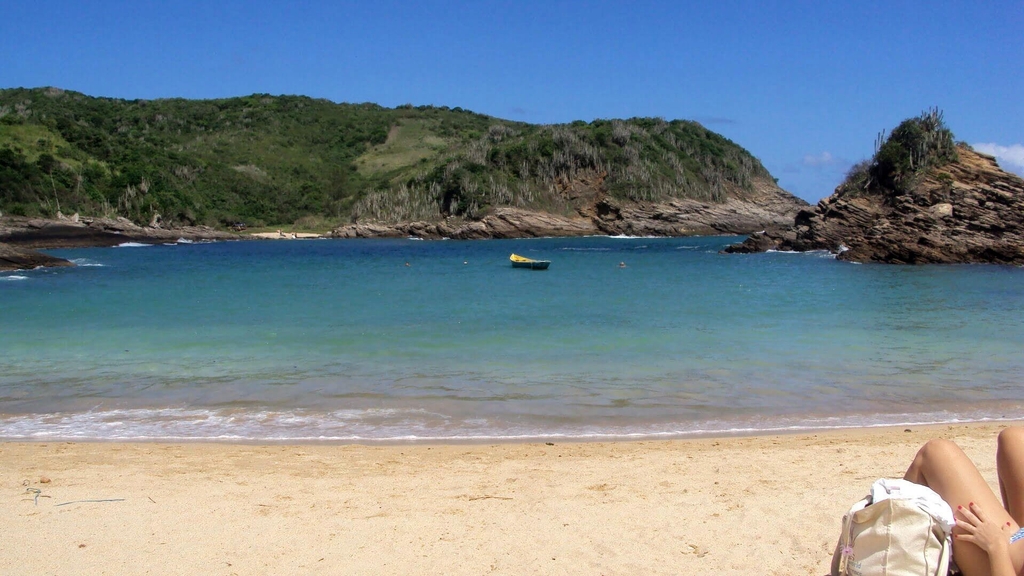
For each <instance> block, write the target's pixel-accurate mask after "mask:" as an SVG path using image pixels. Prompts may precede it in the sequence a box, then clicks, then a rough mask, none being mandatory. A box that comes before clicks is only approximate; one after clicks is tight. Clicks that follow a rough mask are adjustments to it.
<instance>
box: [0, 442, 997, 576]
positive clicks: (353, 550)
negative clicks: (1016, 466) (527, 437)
mask: <svg viewBox="0 0 1024 576" xmlns="http://www.w3.org/2000/svg"><path fill="white" fill-rule="evenodd" d="M1005 425H1006V424H971V425H962V424H961V425H949V426H932V427H921V426H913V427H911V428H910V430H911V431H909V432H908V431H905V429H904V427H901V428H896V429H893V428H885V429H859V430H849V431H838V432H837V431H832V432H818V433H801V434H792V435H779V436H762V437H728V438H708V439H684V440H666V441H653V442H651V441H628V442H599V443H598V442H595V443H561V442H554V443H553V444H547V443H544V442H540V443H523V444H498V445H487V444H469V445H389V446H377V445H327V444H317V445H249V444H209V443H185V444H167V443H134V444H116V443H105V442H95V443H71V442H38V443H31V442H28V443H25V442H6V443H0V485H2V487H3V490H2V492H0V517H2V518H3V533H4V538H3V542H2V543H0V574H225V575H227V574H240V575H241V574H244V575H248V574H509V575H512V574H516V575H518V574H779V575H783V574H786V575H789V574H814V575H818V576H820V575H824V574H827V573H828V567H829V561H830V556H831V553H832V549H833V547H834V546H835V542H836V538H837V537H838V533H839V522H840V519H841V517H842V515H843V512H845V511H846V510H847V509H848V508H849V506H850V505H851V504H852V503H853V502H854V501H856V500H858V499H860V498H861V497H863V496H864V495H865V494H866V493H867V491H868V488H869V486H870V484H871V482H873V481H874V480H875V479H876V478H880V477H900V476H902V474H903V472H904V470H905V468H906V466H907V464H908V463H909V462H910V460H911V458H912V457H913V455H914V453H915V452H916V450H917V449H918V447H919V446H920V445H921V444H922V443H923V442H924V441H925V440H927V439H928V438H931V437H945V438H949V439H952V440H954V441H956V442H957V443H959V444H960V445H961V446H962V447H963V448H964V449H965V450H966V451H967V453H968V454H969V455H970V456H971V457H972V458H974V459H975V461H976V462H977V463H978V465H979V468H980V469H981V471H982V473H983V474H984V475H985V477H986V478H987V479H988V481H989V483H990V484H991V485H992V486H993V487H996V486H997V483H996V476H995V462H994V459H995V440H996V434H997V432H998V431H999V430H1000V429H1002V428H1003V427H1004V426H1005Z"/></svg>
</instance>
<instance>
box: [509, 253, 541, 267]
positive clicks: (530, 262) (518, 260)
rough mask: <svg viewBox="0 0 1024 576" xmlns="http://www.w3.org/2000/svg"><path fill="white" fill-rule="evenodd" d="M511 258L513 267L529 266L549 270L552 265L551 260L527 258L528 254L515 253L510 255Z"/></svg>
mask: <svg viewBox="0 0 1024 576" xmlns="http://www.w3.org/2000/svg"><path fill="white" fill-rule="evenodd" d="M508 259H509V260H511V261H512V267H513V268H529V269H531V270H547V269H548V266H550V265H551V261H550V260H534V259H533V258H527V257H526V256H520V255H518V254H513V255H511V256H509V258H508Z"/></svg>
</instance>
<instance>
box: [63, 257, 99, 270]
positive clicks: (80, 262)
mask: <svg viewBox="0 0 1024 576" xmlns="http://www.w3.org/2000/svg"><path fill="white" fill-rule="evenodd" d="M71 262H73V263H74V264H75V266H82V267H84V268H90V267H92V268H104V267H106V264H100V263H99V262H93V261H92V260H89V259H88V258H72V259H71Z"/></svg>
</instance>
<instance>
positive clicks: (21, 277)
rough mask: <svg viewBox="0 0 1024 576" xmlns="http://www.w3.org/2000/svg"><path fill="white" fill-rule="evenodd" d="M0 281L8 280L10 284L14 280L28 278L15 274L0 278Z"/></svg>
mask: <svg viewBox="0 0 1024 576" xmlns="http://www.w3.org/2000/svg"><path fill="white" fill-rule="evenodd" d="M0 280H10V281H12V282H13V281H16V280H28V276H18V275H17V274H14V275H11V276H0Z"/></svg>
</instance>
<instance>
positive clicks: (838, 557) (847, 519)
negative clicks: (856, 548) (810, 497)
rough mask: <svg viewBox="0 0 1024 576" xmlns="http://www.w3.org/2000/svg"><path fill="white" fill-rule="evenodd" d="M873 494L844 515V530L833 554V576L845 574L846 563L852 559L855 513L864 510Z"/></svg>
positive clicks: (843, 575)
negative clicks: (851, 540) (851, 544)
mask: <svg viewBox="0 0 1024 576" xmlns="http://www.w3.org/2000/svg"><path fill="white" fill-rule="evenodd" d="M870 498H871V496H870V495H869V496H868V497H867V498H865V499H864V500H861V501H860V502H857V503H856V504H854V505H853V508H851V509H850V511H849V512H847V513H846V514H844V515H843V531H842V532H841V533H840V534H839V543H838V544H836V551H835V552H834V553H833V554H832V576H845V575H846V574H847V571H846V565H847V563H849V561H850V554H849V548H850V539H851V538H852V537H853V515H854V513H856V512H857V511H858V510H862V509H863V508H864V505H865V504H866V503H867V500H869V499H870Z"/></svg>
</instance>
